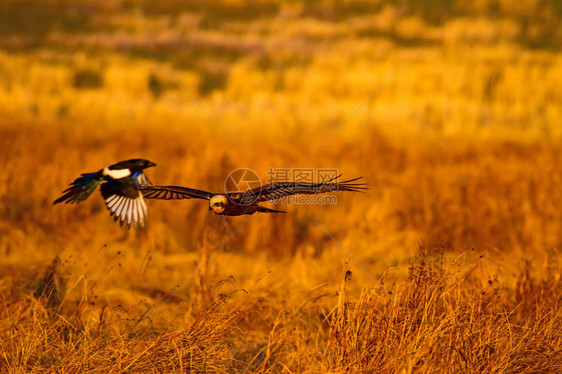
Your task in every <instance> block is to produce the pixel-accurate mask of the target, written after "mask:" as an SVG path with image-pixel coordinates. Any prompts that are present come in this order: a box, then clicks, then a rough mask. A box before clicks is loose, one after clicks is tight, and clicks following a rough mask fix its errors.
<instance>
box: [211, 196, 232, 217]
mask: <svg viewBox="0 0 562 374" xmlns="http://www.w3.org/2000/svg"><path fill="white" fill-rule="evenodd" d="M227 203H228V199H227V198H226V196H224V195H215V196H213V197H211V200H210V201H209V210H212V211H213V212H215V213H216V214H222V213H223V212H224V210H225V209H226V204H227Z"/></svg>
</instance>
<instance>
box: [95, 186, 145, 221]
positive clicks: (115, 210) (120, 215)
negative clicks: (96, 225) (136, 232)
mask: <svg viewBox="0 0 562 374" xmlns="http://www.w3.org/2000/svg"><path fill="white" fill-rule="evenodd" d="M100 189H101V194H102V196H103V198H104V200H105V205H106V206H107V209H109V211H110V212H111V215H112V216H114V219H115V220H116V221H119V223H120V224H121V225H123V223H125V221H126V222H127V226H128V227H130V226H131V222H132V223H133V226H135V227H137V226H138V225H139V224H140V225H141V226H144V218H145V217H146V216H147V215H148V210H147V208H146V203H145V202H144V199H143V197H142V194H141V193H140V192H139V189H138V185H137V181H136V180H135V179H133V178H125V179H112V180H109V181H108V182H106V183H103V184H102V185H101V188H100Z"/></svg>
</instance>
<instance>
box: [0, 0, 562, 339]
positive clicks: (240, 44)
mask: <svg viewBox="0 0 562 374" xmlns="http://www.w3.org/2000/svg"><path fill="white" fill-rule="evenodd" d="M561 21H562V3H561V2H560V1H557V0H476V1H468V0H431V1H430V0H427V1H422V0H400V1H386V0H368V1H367V0H365V1H361V0H358V1H344V0H331V1H306V2H302V3H301V2H297V1H289V0H258V1H242V0H205V1H200V0H193V1H179V0H164V1H158V2H153V1H143V0H139V1H134V0H122V1H111V2H107V1H100V0H86V1H74V0H45V1H27V0H21V1H20V0H4V1H2V3H1V4H0V162H1V165H2V172H1V173H0V253H1V254H2V265H1V266H2V269H1V270H2V273H3V275H4V276H3V280H2V283H0V284H1V285H2V287H3V289H4V290H8V289H11V288H10V287H16V286H14V285H17V287H19V288H18V289H21V290H24V291H22V292H24V293H25V292H28V293H30V292H31V293H33V292H34V291H33V290H37V287H39V286H37V282H38V281H40V280H41V279H44V278H41V274H43V272H44V271H45V268H46V267H47V266H48V265H49V264H56V267H57V270H56V273H57V274H58V275H57V276H58V277H60V279H61V281H60V283H61V284H65V285H66V288H64V289H65V291H64V292H63V293H64V295H66V296H65V300H74V301H76V303H79V302H80V300H82V301H84V300H93V299H97V300H98V306H99V305H100V304H99V302H100V301H99V300H104V301H103V302H102V304H104V305H109V306H113V307H115V306H116V305H119V306H120V308H122V309H123V310H125V311H126V313H127V315H128V316H129V317H131V318H133V317H138V316H140V315H142V313H144V312H146V310H147V309H148V308H149V307H150V306H152V305H156V304H158V303H161V301H162V297H163V296H164V297H167V296H169V295H170V294H172V293H173V297H172V298H168V299H166V300H167V301H166V302H165V303H163V304H162V306H161V308H160V309H159V310H158V313H155V314H154V316H153V319H154V323H156V324H158V323H159V324H160V326H164V328H167V327H170V326H172V323H176V324H177V323H178V321H185V320H188V319H189V318H188V316H189V315H192V314H193V315H195V314H196V312H197V310H200V308H201V306H202V305H205V302H206V301H205V300H211V299H213V298H215V297H216V296H217V295H218V294H222V293H226V294H230V293H232V292H235V291H239V290H240V289H244V290H245V292H249V295H250V296H244V297H245V298H246V299H244V303H250V304H252V303H255V304H256V305H260V308H264V310H266V309H267V310H269V311H270V312H271V313H269V314H267V313H266V314H264V316H267V317H263V319H264V320H267V321H269V322H267V323H270V322H271V320H272V319H274V318H275V315H276V312H275V311H276V310H277V309H276V308H277V307H278V306H279V305H285V306H286V305H300V304H299V303H301V302H304V301H303V300H308V301H310V299H311V298H315V297H316V296H318V295H325V294H329V295H331V296H330V297H331V298H332V299H329V300H331V301H330V302H332V301H334V299H333V298H334V297H337V296H334V295H335V293H334V292H335V290H336V289H337V287H338V285H339V283H340V280H341V276H342V274H344V273H345V271H346V270H350V271H351V272H352V273H353V276H354V277H353V282H352V283H350V285H349V287H350V288H349V290H350V295H351V296H350V297H358V296H359V294H360V291H361V289H362V288H363V287H368V288H377V287H378V282H377V281H375V279H377V280H378V279H380V277H381V276H384V279H387V283H386V284H388V285H389V286H388V287H389V288H391V287H392V283H393V282H400V280H404V279H405V278H406V277H407V276H408V269H409V263H410V261H411V259H412V258H413V256H415V255H416V254H419V251H420V248H422V249H423V250H424V251H425V252H428V251H429V252H439V253H444V254H445V256H450V257H451V258H457V260H458V259H459V258H460V259H461V260H459V261H460V263H461V265H462V264H465V265H466V264H470V265H471V266H472V264H473V261H480V262H478V264H479V265H478V266H479V269H480V270H479V271H481V272H482V273H481V276H480V278H478V279H479V281H478V282H480V281H481V283H482V284H486V282H491V281H490V279H494V282H495V281H496V280H498V281H500V282H502V285H503V287H504V288H505V292H506V296H505V299H506V300H515V295H516V289H517V281H518V279H519V276H520V274H521V271H523V270H522V269H525V270H524V271H526V272H528V274H546V273H547V271H550V270H552V267H555V268H556V269H558V270H557V271H558V273H556V274H558V278H556V279H558V281H559V279H560V272H559V267H558V264H557V262H556V259H557V257H559V255H560V251H561V250H562V234H561V233H562V231H561V222H562V188H561V187H560V186H561V182H562V149H561V148H560V137H561V135H562V105H561V104H562V90H561V89H560V87H562V53H561V49H560V46H562V22H561ZM136 157H142V158H146V159H149V160H151V161H153V162H155V163H157V164H158V166H157V167H156V168H151V169H148V170H147V171H146V173H147V175H148V177H149V178H150V179H151V180H152V181H153V182H154V183H155V184H157V185H158V184H160V185H165V184H177V185H183V186H189V187H193V188H199V189H205V190H210V191H220V190H221V189H223V188H224V181H225V178H226V176H227V175H228V174H229V173H230V172H231V171H233V170H234V169H237V168H249V169H251V170H253V171H255V172H256V173H257V174H258V175H259V176H260V177H261V180H262V181H265V180H267V172H268V170H269V169H270V168H336V169H338V170H339V171H340V172H341V173H343V174H344V178H345V177H349V178H353V177H356V176H363V177H364V180H365V181H366V182H368V183H369V187H370V190H369V191H368V192H367V194H338V195H337V198H338V204H337V205H292V206H289V207H283V206H277V207H276V208H281V209H287V210H288V213H287V214H283V215H263V214H262V215H254V216H251V217H249V218H248V217H238V218H226V217H219V216H216V215H213V214H210V213H209V212H208V207H207V204H206V202H201V201H179V202H168V201H148V202H147V205H148V209H149V214H150V216H149V219H148V222H147V225H146V227H145V228H144V229H141V230H136V231H135V230H130V231H128V230H126V229H125V228H120V227H119V226H118V225H117V224H115V223H113V221H112V219H111V218H110V217H109V214H108V213H107V211H106V209H105V207H104V204H103V201H102V199H100V197H99V195H98V193H95V194H94V195H93V196H92V197H91V198H90V199H88V200H87V201H85V202H84V203H82V204H80V205H78V206H59V205H57V206H53V205H52V201H53V200H54V199H55V198H57V197H58V196H59V194H60V193H61V191H62V190H63V189H65V188H66V187H67V185H68V184H69V183H70V182H71V181H73V180H74V179H75V178H76V177H78V176H79V175H80V173H83V172H94V171H97V170H99V169H100V168H102V167H104V166H106V165H108V164H111V163H113V162H116V161H119V160H123V159H128V158H136ZM217 249H218V250H217ZM215 250H217V251H215ZM211 253H212V254H213V255H212V257H211V259H210V261H209V262H208V263H207V262H206V261H207V259H208V257H207V256H208V255H209V254H211ZM350 254H351V255H350ZM57 256H58V257H57ZM352 257H353V258H355V259H356V260H357V261H358V262H359V263H360V264H361V266H358V265H357V263H355V262H354V260H353V258H352ZM55 258H58V260H56V261H55V262H53V261H54V259H55ZM201 264H203V265H205V266H203V267H201V268H199V266H200V265H201ZM53 266H54V265H53ZM462 266H464V265H462ZM462 266H461V268H462ZM467 266H468V265H467ZM549 269H550V270H549ZM194 271H195V273H194ZM193 274H195V275H193ZM192 275H193V278H192ZM529 276H531V275H529ZM225 280H227V281H225ZM184 281H185V282H184ZM490 284H492V283H490ZM178 285H181V287H179V288H177V287H176V286H178ZM25 290H27V291H25ZM29 290H31V291H29ZM35 292H36V291H35ZM241 294H242V293H241ZM248 298H249V300H250V301H248ZM383 298H384V296H383ZM315 300H316V299H315ZM94 304H95V303H94ZM73 305H74V304H71V303H70V302H67V303H66V304H64V307H65V308H68V309H69V310H72V308H73ZM158 305H160V304H158ZM98 306H95V307H93V306H92V309H91V310H89V312H88V313H94V314H95V313H98V314H96V315H98V316H99V314H100V313H101V312H100V311H99V310H98V309H96V308H98ZM268 308H269V309H268ZM115 313H119V312H117V311H115ZM190 313H191V314H190ZM100 318H101V317H100ZM260 321H261V320H255V321H254V324H255V327H254V330H252V331H253V332H252V333H249V334H250V335H252V334H254V335H255V336H258V335H259V336H261V338H259V339H258V338H256V341H261V340H260V339H262V338H263V336H265V337H266V338H267V331H269V330H268V329H266V328H263V329H262V328H261V327H259V326H262V325H260V323H261V322H263V321H261V322H260ZM267 323H266V322H263V326H265V325H267ZM260 334H261V335H260ZM250 335H249V336H250ZM252 336H253V335H252ZM266 338H264V339H265V340H267V339H266ZM248 339H250V338H248ZM262 340H263V339H262ZM256 344H258V343H256ZM252 349H253V348H252Z"/></svg>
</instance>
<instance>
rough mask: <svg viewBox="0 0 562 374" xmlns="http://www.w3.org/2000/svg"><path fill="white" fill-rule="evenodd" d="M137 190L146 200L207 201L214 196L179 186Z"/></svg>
mask: <svg viewBox="0 0 562 374" xmlns="http://www.w3.org/2000/svg"><path fill="white" fill-rule="evenodd" d="M139 190H140V191H141V192H142V194H143V195H144V197H145V198H146V199H160V200H183V199H204V200H209V199H210V198H211V197H213V196H214V195H215V194H214V193H212V192H207V191H203V190H196V189H195V188H187V187H180V186H147V187H141V188H139Z"/></svg>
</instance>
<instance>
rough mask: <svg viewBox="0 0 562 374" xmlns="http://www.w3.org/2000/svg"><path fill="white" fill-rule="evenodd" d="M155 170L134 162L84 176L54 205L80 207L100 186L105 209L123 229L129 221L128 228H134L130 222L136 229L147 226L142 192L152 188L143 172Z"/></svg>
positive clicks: (109, 167)
mask: <svg viewBox="0 0 562 374" xmlns="http://www.w3.org/2000/svg"><path fill="white" fill-rule="evenodd" d="M152 166H156V164H155V163H153V162H150V161H148V160H144V159H142V158H135V159H131V160H126V161H119V162H116V163H115V164H111V165H109V166H106V167H105V168H103V169H100V170H99V171H97V172H95V173H85V174H82V176H81V177H79V178H76V179H75V180H74V182H72V183H71V184H70V187H68V188H67V189H66V190H64V191H63V192H62V193H63V195H62V196H61V197H59V198H58V199H56V200H55V201H54V202H53V204H58V203H62V202H64V203H66V204H69V203H70V204H78V203H80V202H82V201H84V200H86V199H87V198H88V197H89V196H90V195H91V194H92V193H93V192H94V190H95V189H96V188H97V187H98V185H100V184H101V186H100V190H101V194H102V196H103V198H104V200H105V205H106V206H107V209H109V211H110V214H111V215H112V216H114V220H115V221H117V220H119V223H120V224H121V225H123V223H125V221H126V222H127V227H130V226H131V222H132V223H133V226H134V227H135V228H136V227H137V225H138V224H140V225H141V226H144V217H145V216H147V215H148V210H147V209H146V204H145V202H144V199H143V195H142V194H141V193H140V192H139V188H140V187H144V186H148V185H149V184H150V181H149V180H148V178H147V177H146V175H144V174H143V170H144V169H146V168H149V167H152Z"/></svg>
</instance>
